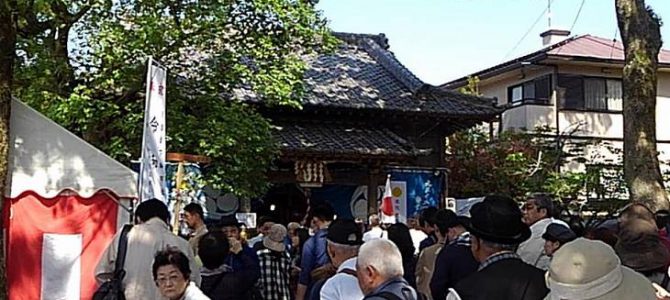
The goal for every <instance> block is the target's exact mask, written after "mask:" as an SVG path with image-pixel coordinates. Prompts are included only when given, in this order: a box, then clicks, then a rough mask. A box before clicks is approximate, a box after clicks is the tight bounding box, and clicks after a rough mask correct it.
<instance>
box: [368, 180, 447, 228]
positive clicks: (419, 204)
mask: <svg viewBox="0 0 670 300" xmlns="http://www.w3.org/2000/svg"><path fill="white" fill-rule="evenodd" d="M389 174H391V194H392V195H393V199H394V202H395V205H396V207H397V209H398V211H396V214H397V217H398V221H399V222H402V223H404V222H406V220H407V218H411V217H414V216H416V214H418V213H419V212H420V211H421V210H422V209H424V208H426V207H430V206H434V207H439V205H440V197H441V195H442V189H443V186H444V185H443V182H444V174H443V173H442V172H441V171H435V170H426V169H391V170H390V171H389ZM383 188H384V187H383V186H379V189H381V190H383ZM377 195H380V193H379V192H378V193H377ZM379 200H381V198H380V199H379Z"/></svg>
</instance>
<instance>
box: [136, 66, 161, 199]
mask: <svg viewBox="0 0 670 300" xmlns="http://www.w3.org/2000/svg"><path fill="white" fill-rule="evenodd" d="M166 75H167V70H166V69H165V68H163V67H160V66H158V65H157V62H155V61H153V59H152V58H151V57H149V70H148V72H147V90H146V95H147V98H146V104H145V108H144V132H143V135H142V157H141V159H140V182H139V196H140V201H144V200H149V199H153V198H155V199H158V200H161V201H163V202H166V201H167V197H166V189H165V185H164V183H165V148H166V142H165V90H166V77H167V76H166Z"/></svg>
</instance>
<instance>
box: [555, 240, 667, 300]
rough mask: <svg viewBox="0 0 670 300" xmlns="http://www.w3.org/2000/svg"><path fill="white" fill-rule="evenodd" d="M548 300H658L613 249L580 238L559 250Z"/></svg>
mask: <svg viewBox="0 0 670 300" xmlns="http://www.w3.org/2000/svg"><path fill="white" fill-rule="evenodd" d="M545 276H546V281H547V287H548V288H549V290H550V292H549V294H548V295H547V297H546V298H545V300H564V299H570V300H587V299H588V300H601V299H602V300H605V299H608V300H632V299H635V300H646V299H649V300H655V299H656V295H655V290H654V288H653V287H652V285H651V281H649V280H648V279H647V278H646V277H644V276H642V275H641V274H639V273H637V272H635V271H633V270H632V269H630V268H628V267H625V266H622V265H621V260H619V257H618V256H617V255H616V253H615V252H614V250H613V249H612V247H610V246H609V245H607V244H605V243H603V242H601V241H594V240H588V239H584V238H578V239H576V240H574V241H572V242H570V243H567V244H565V245H564V246H563V247H561V248H560V249H558V251H556V253H555V254H554V257H553V259H552V261H551V265H550V266H549V270H548V271H547V273H546V275H545Z"/></svg>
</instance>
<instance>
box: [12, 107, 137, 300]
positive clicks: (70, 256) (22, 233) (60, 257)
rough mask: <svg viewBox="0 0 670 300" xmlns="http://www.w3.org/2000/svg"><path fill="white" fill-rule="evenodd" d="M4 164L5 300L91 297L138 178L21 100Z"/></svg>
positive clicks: (126, 216) (14, 110) (134, 195)
mask: <svg viewBox="0 0 670 300" xmlns="http://www.w3.org/2000/svg"><path fill="white" fill-rule="evenodd" d="M8 163H9V165H8V174H7V188H6V191H5V195H6V202H5V207H4V216H5V218H4V224H5V227H4V228H5V230H6V237H7V249H6V251H7V253H6V255H7V256H6V257H7V276H8V284H9V292H10V298H9V299H90V298H91V296H92V293H93V291H94V290H95V287H96V283H95V280H94V276H93V269H94V268H95V265H96V263H97V261H98V259H99V257H100V255H101V254H102V251H104V249H105V248H106V247H107V245H108V243H109V242H110V240H111V238H112V236H113V235H114V233H115V232H116V230H117V229H118V228H119V227H120V226H121V225H123V223H126V222H128V221H129V214H128V212H127V210H126V209H125V208H124V207H128V206H129V203H130V200H131V199H134V198H137V189H136V185H137V184H136V183H137V175H136V173H135V172H133V171H132V170H130V169H129V168H127V167H125V166H124V165H122V164H120V163H119V162H117V161H115V160H113V159H112V158H110V157H109V156H107V155H106V154H105V153H103V152H101V151H100V150H98V149H96V148H95V147H93V146H91V145H90V144H88V143H86V142H85V141H84V140H82V139H81V138H79V137H77V136H76V135H74V134H72V133H71V132H69V131H67V130H66V129H65V128H63V127H61V126H59V125H58V124H56V123H55V122H53V121H51V120H49V119H48V118H46V117H44V116H43V115H41V114H40V113H39V112H37V111H35V110H34V109H32V108H30V107H29V106H27V105H26V104H23V103H22V102H20V101H18V100H13V101H12V111H11V118H10V141H9V162H8Z"/></svg>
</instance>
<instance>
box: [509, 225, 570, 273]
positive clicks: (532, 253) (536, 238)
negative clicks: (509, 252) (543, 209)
mask: <svg viewBox="0 0 670 300" xmlns="http://www.w3.org/2000/svg"><path fill="white" fill-rule="evenodd" d="M551 223H559V224H563V225H565V226H566V227H567V226H568V224H566V223H565V222H563V221H561V220H557V219H554V218H544V219H542V220H539V221H537V222H535V223H534V224H533V225H530V238H529V239H528V240H526V241H525V242H523V243H521V245H519V249H518V250H517V251H516V252H517V254H519V256H521V259H522V260H523V261H524V262H526V263H528V264H530V265H533V266H535V267H537V268H540V269H542V270H545V271H546V270H548V269H549V263H551V258H550V257H549V256H547V255H546V254H545V253H544V239H543V238H542V235H543V234H544V232H545V231H546V230H547V226H549V224H551Z"/></svg>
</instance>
